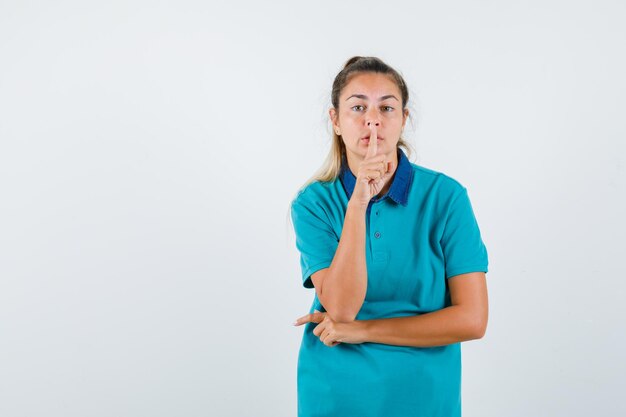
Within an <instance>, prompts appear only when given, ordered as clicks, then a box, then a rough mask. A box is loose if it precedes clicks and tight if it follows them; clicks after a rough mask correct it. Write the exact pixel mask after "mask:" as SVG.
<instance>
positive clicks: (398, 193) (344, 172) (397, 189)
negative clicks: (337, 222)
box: [339, 148, 415, 206]
mask: <svg viewBox="0 0 626 417" xmlns="http://www.w3.org/2000/svg"><path fill="white" fill-rule="evenodd" d="M397 149H398V168H396V172H395V174H394V177H393V182H392V183H391V187H389V191H387V193H386V194H385V195H383V196H381V197H374V198H372V201H379V200H382V199H383V198H385V197H387V196H389V197H390V198H391V199H392V200H393V201H395V202H396V203H398V204H402V205H403V206H406V205H407V202H408V199H409V189H410V188H411V183H412V182H413V177H414V175H415V172H414V171H413V168H412V167H411V163H410V161H409V159H408V158H407V156H406V155H405V154H404V151H402V149H400V148H397ZM339 179H340V180H341V184H342V185H343V188H344V190H345V191H346V194H347V195H348V199H350V197H351V196H352V191H354V186H355V184H356V177H355V176H354V174H353V173H352V171H350V168H349V167H348V163H347V161H346V156H345V155H344V156H343V158H342V161H341V169H340V172H339Z"/></svg>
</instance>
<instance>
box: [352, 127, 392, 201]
mask: <svg viewBox="0 0 626 417" xmlns="http://www.w3.org/2000/svg"><path fill="white" fill-rule="evenodd" d="M370 131H371V135H370V141H369V144H368V146H367V153H366V154H365V158H364V159H363V161H362V162H361V164H360V165H359V170H358V173H357V176H356V184H355V185H354V191H353V192H352V197H350V201H354V202H355V203H356V204H358V205H359V206H361V207H365V208H367V206H368V204H369V202H370V200H371V199H372V197H374V196H375V195H377V194H378V193H379V192H380V190H382V189H383V187H384V186H385V184H387V182H388V181H389V178H390V177H391V172H392V169H391V168H392V167H391V164H392V162H391V161H387V157H386V155H385V154H380V155H376V153H377V152H378V136H377V132H376V125H375V123H371V124H370ZM359 140H360V139H359Z"/></svg>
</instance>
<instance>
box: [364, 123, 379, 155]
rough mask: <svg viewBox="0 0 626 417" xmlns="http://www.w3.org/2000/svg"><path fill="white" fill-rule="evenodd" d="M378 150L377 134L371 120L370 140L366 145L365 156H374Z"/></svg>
mask: <svg viewBox="0 0 626 417" xmlns="http://www.w3.org/2000/svg"><path fill="white" fill-rule="evenodd" d="M377 151H378V134H377V132H376V124H374V123H373V122H372V124H371V125H370V142H369V144H368V146H367V154H366V155H365V157H366V158H371V157H373V156H376V152H377Z"/></svg>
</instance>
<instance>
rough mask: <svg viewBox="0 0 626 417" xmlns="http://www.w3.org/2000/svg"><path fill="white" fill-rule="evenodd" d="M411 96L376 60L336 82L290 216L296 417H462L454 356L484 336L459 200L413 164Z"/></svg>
mask: <svg viewBox="0 0 626 417" xmlns="http://www.w3.org/2000/svg"><path fill="white" fill-rule="evenodd" d="M408 99H409V94H408V89H407V87H406V84H405V82H404V80H403V78H402V77H401V76H400V74H399V73H398V72H397V71H395V70H394V69H393V68H391V67H389V66H388V65H386V64H385V63H384V62H382V61H381V60H380V59H378V58H375V57H353V58H351V59H350V60H348V61H347V63H346V65H345V66H344V68H343V69H342V70H341V72H339V74H338V75H337V76H336V78H335V80H334V83H333V87H332V105H333V107H332V108H331V109H330V111H329V114H330V118H331V122H332V126H333V129H334V135H333V143H332V148H331V151H330V154H329V157H328V159H327V161H326V164H325V166H323V167H322V169H321V170H320V174H319V175H317V176H315V177H313V178H312V179H311V180H310V181H309V182H307V184H305V185H304V186H303V187H302V188H301V189H300V190H299V191H298V193H297V195H296V197H295V198H294V199H293V201H292V202H291V218H292V221H293V225H294V229H295V233H296V246H297V248H298V250H299V252H300V255H301V256H300V264H301V267H302V280H303V286H304V287H305V288H315V297H314V300H313V305H312V306H311V308H310V310H309V314H307V315H305V316H303V317H300V318H299V319H298V320H297V321H296V323H294V324H295V325H302V324H305V326H304V334H303V338H302V344H301V347H300V351H299V356H298V379H297V382H298V416H299V417H313V416H315V417H321V416H329V417H330V416H333V417H334V416H350V417H357V416H358V417H369V416H372V417H373V416H376V417H382V416H384V417H407V416H416V417H417V416H424V417H444V416H445V417H453V416H456V417H458V416H461V346H460V342H463V341H467V340H472V339H479V338H481V337H482V336H483V335H484V334H485V329H486V326H487V316H488V302H487V287H486V278H485V273H486V272H487V265H488V259H487V250H486V247H485V245H484V243H483V241H482V239H481V234H480V230H479V227H478V224H477V222H476V218H475V216H474V213H473V210H472V206H471V203H470V200H469V197H468V192H467V189H466V188H465V187H464V186H463V185H461V183H459V182H458V181H457V180H455V179H453V178H451V177H449V176H447V175H445V174H443V173H441V172H437V171H434V170H431V169H427V168H425V167H421V166H418V165H416V164H414V163H412V162H410V161H409V159H408V158H407V156H406V154H405V152H404V149H408V146H407V143H406V142H405V141H404V140H403V139H402V138H401V134H402V130H403V128H404V125H405V123H406V120H407V117H408V115H409V112H408V109H407V108H406V106H407V102H408Z"/></svg>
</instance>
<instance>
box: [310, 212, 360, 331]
mask: <svg viewBox="0 0 626 417" xmlns="http://www.w3.org/2000/svg"><path fill="white" fill-rule="evenodd" d="M365 212H366V208H364V207H361V206H358V205H352V204H350V203H348V208H347V210H346V216H345V218H344V224H343V230H342V232H341V238H340V239H339V244H338V246H337V250H336V251H335V256H334V258H333V261H332V264H331V265H330V267H329V272H328V274H327V275H326V276H325V278H324V282H323V284H322V289H321V293H322V297H323V298H324V301H325V303H326V304H325V305H324V308H325V309H326V311H327V312H328V314H329V315H330V316H331V318H333V319H334V320H337V321H352V320H354V318H355V317H356V315H357V313H358V312H359V310H360V309H361V306H362V305H363V300H365V293H366V292H367V265H366V262H365Z"/></svg>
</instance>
